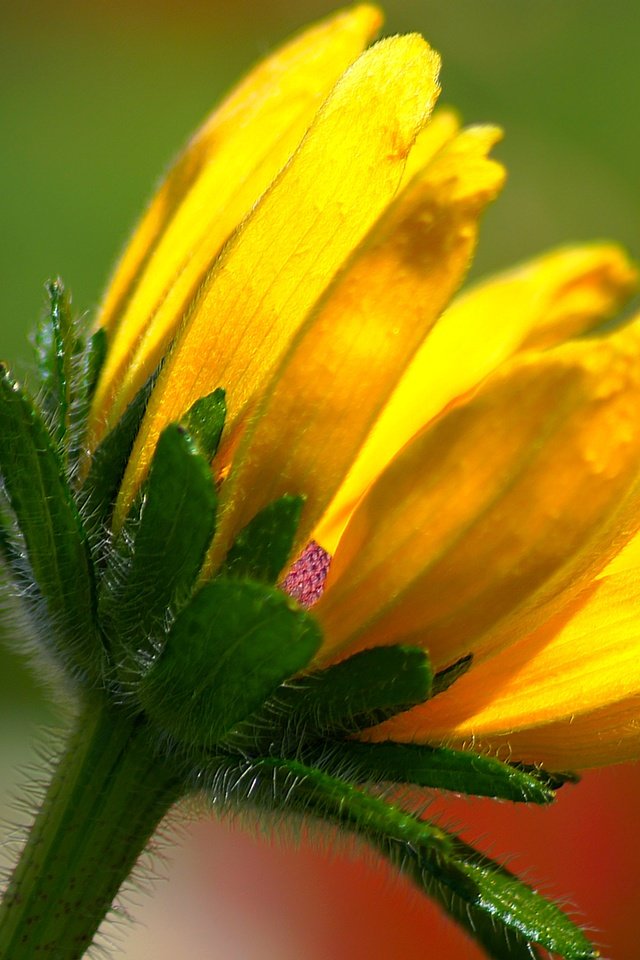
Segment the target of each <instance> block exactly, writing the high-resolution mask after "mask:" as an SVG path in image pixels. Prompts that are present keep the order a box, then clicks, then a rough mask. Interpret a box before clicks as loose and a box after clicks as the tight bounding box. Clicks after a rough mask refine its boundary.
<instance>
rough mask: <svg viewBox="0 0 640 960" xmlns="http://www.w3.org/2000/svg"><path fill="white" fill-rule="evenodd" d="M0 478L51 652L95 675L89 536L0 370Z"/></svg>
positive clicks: (47, 448)
mask: <svg viewBox="0 0 640 960" xmlns="http://www.w3.org/2000/svg"><path fill="white" fill-rule="evenodd" d="M0 434H1V435H2V442H1V443H0V472H1V473H2V477H3V480H4V485H5V489H6V492H7V496H8V498H9V502H10V504H11V507H12V509H13V512H14V513H15V516H16V520H17V522H18V525H19V527H20V530H21V533H22V536H23V537H24V542H25V545H26V550H27V556H28V561H29V564H30V566H31V570H32V572H33V575H34V577H35V580H36V582H37V585H38V588H39V591H40V595H41V596H42V598H43V599H44V601H45V604H46V608H47V612H48V614H49V617H50V622H51V630H50V635H51V639H52V641H53V644H54V647H55V652H56V653H57V655H58V657H59V658H61V659H62V660H63V661H64V662H66V663H68V664H70V665H71V666H72V667H73V669H74V671H76V672H77V671H78V670H79V671H81V672H82V673H83V674H85V675H89V676H92V677H94V676H96V675H97V673H99V671H100V669H101V656H102V645H101V642H100V640H99V638H98V635H97V633H96V628H95V593H94V583H93V571H92V567H91V562H90V557H89V548H88V542H87V536H86V533H85V530H84V527H83V524H82V520H81V518H80V515H79V512H78V510H77V508H76V505H75V501H74V499H73V497H72V494H71V490H70V488H69V485H68V483H67V480H66V478H65V474H64V470H63V468H62V464H61V462H60V459H59V457H58V453H57V451H56V449H55V448H54V445H53V441H52V439H51V436H50V434H49V430H48V429H47V427H46V425H45V423H44V421H43V419H42V417H41V416H40V414H39V413H38V411H37V410H36V408H35V407H34V405H33V404H32V403H31V401H30V400H29V399H28V397H27V396H26V394H25V393H24V392H23V391H22V390H21V389H20V387H19V386H18V385H17V384H16V383H15V381H13V380H12V378H11V377H10V375H9V373H8V371H7V370H6V368H0Z"/></svg>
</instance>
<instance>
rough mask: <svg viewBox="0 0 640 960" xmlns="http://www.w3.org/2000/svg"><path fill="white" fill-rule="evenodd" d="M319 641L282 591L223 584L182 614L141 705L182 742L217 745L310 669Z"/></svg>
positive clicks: (209, 588) (142, 690) (146, 682)
mask: <svg viewBox="0 0 640 960" xmlns="http://www.w3.org/2000/svg"><path fill="white" fill-rule="evenodd" d="M320 642H321V634H320V630H319V628H318V626H317V624H316V623H315V621H314V620H313V619H312V618H311V616H310V615H309V614H307V613H306V612H305V611H303V610H301V609H300V608H298V607H296V606H295V604H294V603H293V601H292V600H291V599H290V598H289V597H287V596H286V594H284V593H282V592H281V591H280V590H276V589H274V588H272V587H268V586H265V585H264V584H259V583H254V582H251V581H240V580H225V579H222V578H218V579H216V580H214V581H213V582H211V583H208V584H206V585H205V586H204V587H202V589H201V590H200V592H199V593H197V594H196V596H195V597H194V598H193V599H192V600H191V602H190V603H189V605H188V606H187V607H185V608H184V610H183V611H182V612H181V613H180V614H179V615H178V618H177V620H176V622H175V623H174V625H173V627H172V629H171V632H170V634H169V637H168V639H167V642H166V645H165V647H164V650H163V651H162V653H161V654H160V656H159V657H158V659H157V660H156V662H155V663H154V664H153V666H152V667H151V668H150V669H149V671H148V673H147V674H146V676H145V677H144V678H143V679H142V681H141V684H140V687H139V699H140V702H141V703H142V705H143V706H144V708H145V709H146V710H147V713H148V715H149V717H150V718H151V719H152V720H153V721H155V722H156V723H158V724H159V725H160V726H161V727H163V728H164V729H165V730H167V731H168V732H169V733H170V734H172V735H173V736H174V737H175V738H176V739H177V740H179V741H182V742H184V743H186V744H194V745H203V746H211V745H212V744H214V743H215V742H216V741H217V740H220V739H221V738H222V737H223V736H224V735H225V734H227V733H228V732H229V731H230V730H231V729H232V727H233V726H234V725H235V724H236V723H238V722H239V721H241V720H243V719H244V718H245V717H247V716H248V715H249V714H250V713H252V712H253V711H255V710H256V709H257V708H258V707H259V706H260V704H261V703H263V702H264V701H265V700H266V699H267V697H269V696H270V695H271V694H272V693H273V691H274V690H275V688H276V687H277V686H278V684H280V683H282V682H283V681H284V680H286V679H287V678H288V677H290V676H291V675H292V674H295V673H297V672H298V671H299V670H301V669H303V667H305V666H306V665H307V663H308V662H309V660H310V659H311V657H312V656H313V655H314V654H315V653H316V651H317V650H318V648H319V646H320Z"/></svg>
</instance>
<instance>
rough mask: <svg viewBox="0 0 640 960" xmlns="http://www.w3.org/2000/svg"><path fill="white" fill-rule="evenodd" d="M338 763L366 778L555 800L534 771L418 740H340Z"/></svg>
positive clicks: (504, 797)
mask: <svg viewBox="0 0 640 960" xmlns="http://www.w3.org/2000/svg"><path fill="white" fill-rule="evenodd" d="M334 749H335V755H336V759H337V760H338V762H339V763H345V764H346V765H347V766H348V768H349V769H353V770H354V771H360V772H361V776H362V777H363V778H364V779H366V780H371V781H373V782H379V781H381V780H388V781H391V782H393V783H413V784H415V785H416V786H420V787H432V788H434V789H437V790H451V791H453V792H454V793H466V794H470V795H472V796H477V797H495V798H496V799H500V800H512V801H515V802H523V803H551V802H552V801H553V800H554V798H555V794H554V792H553V790H552V789H551V788H550V787H548V786H547V785H545V784H544V783H541V782H540V780H539V779H538V778H537V777H536V776H534V775H533V774H531V773H527V772H526V771H524V770H518V769H517V768H515V767H512V766H509V764H506V763H502V762H501V761H500V760H496V759H495V757H484V756H480V755H479V754H476V753H472V752H471V751H467V750H450V749H448V748H447V747H430V746H422V745H420V744H413V743H407V744H405V743H393V742H391V741H387V742H384V743H358V742H356V741H349V742H346V743H338V744H335V747H334Z"/></svg>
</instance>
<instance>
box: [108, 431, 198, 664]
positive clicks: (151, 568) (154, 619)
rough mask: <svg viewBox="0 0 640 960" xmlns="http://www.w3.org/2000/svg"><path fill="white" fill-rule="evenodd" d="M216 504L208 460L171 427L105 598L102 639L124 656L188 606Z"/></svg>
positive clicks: (118, 550)
mask: <svg viewBox="0 0 640 960" xmlns="http://www.w3.org/2000/svg"><path fill="white" fill-rule="evenodd" d="M216 502H217V498H216V492H215V487H214V484H213V480H212V477H211V471H210V469H209V464H208V462H207V460H206V459H205V458H204V457H203V456H201V454H200V453H199V452H198V451H197V449H196V448H195V446H194V444H193V443H192V441H191V438H190V437H189V435H188V434H187V433H185V431H184V430H183V429H182V427H179V426H177V424H172V425H171V426H169V427H167V428H166V429H165V430H164V431H163V432H162V434H161V436H160V439H159V441H158V445H157V447H156V451H155V454H154V457H153V461H152V463H151V470H150V472H149V479H148V481H147V484H146V486H145V488H144V492H143V495H142V500H141V509H140V514H139V516H136V517H135V520H131V519H130V520H128V521H127V522H125V525H124V527H123V529H122V531H121V533H120V535H119V537H118V540H117V541H116V543H115V544H114V547H113V555H112V560H111V563H110V566H108V567H107V569H106V571H105V577H104V587H103V591H102V593H101V596H100V617H101V619H102V622H103V624H104V628H105V632H106V634H107V635H108V636H109V637H110V638H111V639H112V642H113V644H114V645H116V644H119V645H120V646H124V648H125V651H124V652H126V650H132V649H133V647H132V644H137V645H138V646H142V645H143V641H144V639H145V638H147V637H152V638H153V637H155V638H157V637H158V636H160V635H162V633H163V631H164V628H165V624H166V621H167V616H168V615H169V614H170V613H172V612H175V610H174V609H173V608H174V607H179V606H180V605H181V604H183V603H184V602H185V601H186V600H187V599H188V597H189V595H190V593H191V591H192V589H193V585H194V583H195V580H196V577H197V576H198V573H199V571H200V567H201V566H202V561H203V559H204V555H205V552H206V550H207V547H208V546H209V543H210V541H211V537H212V536H213V530H214V525H215V517H216ZM114 653H115V651H114ZM118 660H119V656H118V655H117V654H116V662H117V661H118Z"/></svg>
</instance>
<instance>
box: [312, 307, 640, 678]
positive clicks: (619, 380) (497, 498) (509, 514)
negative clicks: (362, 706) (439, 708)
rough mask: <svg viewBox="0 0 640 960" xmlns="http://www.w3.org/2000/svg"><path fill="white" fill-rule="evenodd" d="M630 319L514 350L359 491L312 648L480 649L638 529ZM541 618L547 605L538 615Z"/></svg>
mask: <svg viewBox="0 0 640 960" xmlns="http://www.w3.org/2000/svg"><path fill="white" fill-rule="evenodd" d="M639 360H640V322H637V323H635V324H634V325H631V326H630V327H628V328H626V329H624V330H623V331H621V332H619V333H617V334H616V335H614V336H610V337H606V338H602V339H588V340H587V339H586V340H581V341H573V342H571V343H568V344H564V345H562V346H561V347H557V348H555V349H554V350H551V351H546V352H543V353H535V352H534V353H526V354H522V355H520V356H519V357H516V358H514V360H513V361H511V363H510V364H509V365H508V366H506V367H505V368H504V369H503V370H502V371H501V372H500V373H499V374H497V375H495V376H494V377H492V378H491V379H490V380H488V381H487V382H486V383H485V384H484V385H483V386H482V387H481V388H480V389H479V390H478V391H477V392H476V393H475V395H474V396H473V397H472V398H471V399H469V400H468V402H466V403H464V404H461V405H460V406H458V407H455V408H453V409H452V410H450V411H449V412H448V413H446V414H444V415H443V416H442V417H441V418H439V419H438V420H437V421H435V422H434V423H433V424H432V425H431V426H430V427H428V428H427V429H426V430H424V431H423V432H422V433H421V434H419V435H418V436H417V437H416V438H415V439H414V440H412V441H411V442H410V443H409V444H408V445H407V446H406V447H405V449H404V450H403V451H402V452H401V453H400V454H399V455H398V457H397V458H396V460H395V461H393V462H392V464H391V465H390V466H389V467H388V468H387V470H386V471H385V472H384V473H383V475H382V476H381V477H380V479H379V480H378V482H377V483H376V484H374V486H373V487H372V488H371V489H370V491H369V492H368V493H367V494H366V495H365V497H364V498H363V500H362V502H361V504H360V505H359V507H358V508H357V510H356V512H355V514H354V516H353V518H352V520H351V521H350V524H349V526H348V527H347V530H346V531H345V534H344V536H343V538H342V540H341V541H340V544H339V546H338V550H337V552H336V555H335V557H334V559H333V563H332V566H331V569H330V571H329V576H328V579H327V582H326V586H325V592H324V594H323V596H322V598H321V599H320V601H319V603H318V605H317V606H316V607H315V610H314V613H315V614H316V615H317V616H318V618H319V619H320V622H321V624H322V626H323V629H324V631H325V637H326V650H327V654H328V655H330V654H331V653H333V652H335V651H342V650H348V651H349V652H350V653H351V652H353V651H354V650H356V649H360V648H362V647H366V646H375V645H377V644H386V643H394V642H396V643H397V642H411V643H421V644H425V645H426V646H428V648H429V651H430V655H431V657H432V660H433V662H434V664H435V665H436V667H440V666H444V665H446V664H448V663H451V662H452V661H453V660H455V659H457V658H458V657H459V656H462V655H465V654H467V653H473V654H474V656H475V657H476V658H478V657H480V656H483V655H486V654H487V653H488V652H489V651H491V650H492V649H496V648H498V647H500V646H502V645H506V644H507V643H509V642H513V641H514V640H515V639H517V638H519V637H521V636H523V634H524V633H526V632H528V631H530V630H531V629H533V628H534V627H535V626H537V623H538V622H539V621H540V618H541V616H542V609H543V606H545V605H548V604H550V603H558V604H560V603H562V604H566V603H567V602H568V599H569V596H570V595H572V594H573V595H575V594H576V593H577V592H578V591H579V589H580V588H581V586H584V583H585V581H587V580H590V579H591V578H592V577H593V576H595V575H596V574H597V573H598V572H599V571H600V570H601V569H602V567H603V566H604V565H605V564H606V563H607V561H608V560H609V559H610V558H611V557H612V556H613V555H614V553H615V552H616V551H617V549H619V548H620V546H621V543H620V542H619V540H620V538H621V531H624V534H623V535H624V536H625V537H629V536H630V535H631V534H632V533H633V531H634V530H636V529H637V528H638V526H639V525H640V502H639V500H640V482H639V477H640V444H638V442H637V435H638V428H639V424H640V414H639V412H638V411H639V410H640V363H639ZM545 615H548V610H547V611H546V614H545Z"/></svg>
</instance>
